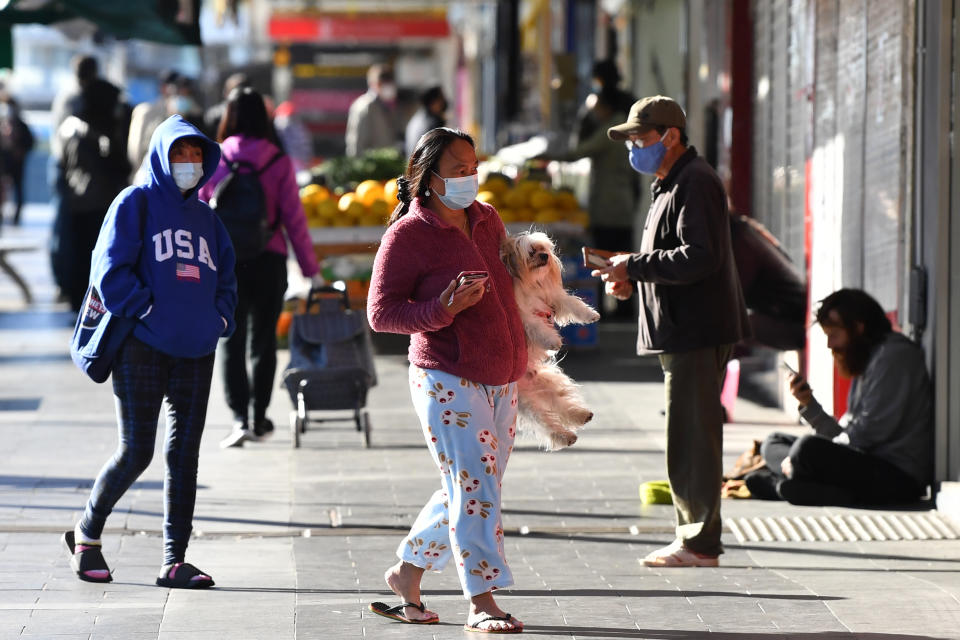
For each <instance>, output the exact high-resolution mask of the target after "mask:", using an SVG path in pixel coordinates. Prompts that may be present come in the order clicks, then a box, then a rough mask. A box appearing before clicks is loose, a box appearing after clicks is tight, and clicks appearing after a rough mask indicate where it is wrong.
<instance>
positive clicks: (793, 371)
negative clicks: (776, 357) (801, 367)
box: [780, 360, 800, 376]
mask: <svg viewBox="0 0 960 640" xmlns="http://www.w3.org/2000/svg"><path fill="white" fill-rule="evenodd" d="M780 366H781V367H783V368H784V369H786V371H787V373H792V374H793V375H795V376H798V375H800V372H799V371H797V370H796V369H794V368H793V367H791V366H790V365H789V364H787V361H786V360H781V361H780Z"/></svg>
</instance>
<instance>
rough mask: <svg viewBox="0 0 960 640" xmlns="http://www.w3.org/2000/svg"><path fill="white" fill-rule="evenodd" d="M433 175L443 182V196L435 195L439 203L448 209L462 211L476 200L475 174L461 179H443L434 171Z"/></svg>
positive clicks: (476, 183) (478, 184)
mask: <svg viewBox="0 0 960 640" xmlns="http://www.w3.org/2000/svg"><path fill="white" fill-rule="evenodd" d="M433 175H435V176H437V177H438V178H440V179H441V180H443V190H444V192H445V193H444V194H443V195H440V194H439V193H438V194H437V197H438V198H440V202H442V203H443V206H445V207H446V208H448V209H464V208H466V207H468V206H470V203H472V202H473V201H474V200H476V199H477V192H478V191H479V186H480V183H479V178H478V177H477V174H475V173H474V174H473V175H469V176H463V177H462V178H444V177H443V176H441V175H440V174H438V173H437V172H436V171H434V172H433Z"/></svg>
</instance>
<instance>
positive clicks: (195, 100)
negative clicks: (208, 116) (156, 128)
mask: <svg viewBox="0 0 960 640" xmlns="http://www.w3.org/2000/svg"><path fill="white" fill-rule="evenodd" d="M174 114H176V115H179V116H183V119H184V120H186V121H187V122H189V123H190V124H192V125H193V126H195V127H196V128H197V129H200V130H201V131H203V128H204V113H203V104H202V103H201V101H200V96H199V95H198V94H197V83H196V82H194V80H193V78H191V77H190V76H185V75H183V74H180V76H179V77H178V78H177V91H176V93H174V94H172V95H170V96H168V97H167V116H172V115H174Z"/></svg>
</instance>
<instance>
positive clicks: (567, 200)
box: [553, 191, 580, 211]
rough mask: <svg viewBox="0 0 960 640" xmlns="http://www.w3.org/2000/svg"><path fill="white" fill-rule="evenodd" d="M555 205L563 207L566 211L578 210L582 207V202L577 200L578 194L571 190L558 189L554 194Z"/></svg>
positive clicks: (559, 207)
mask: <svg viewBox="0 0 960 640" xmlns="http://www.w3.org/2000/svg"><path fill="white" fill-rule="evenodd" d="M553 197H554V205H555V206H556V207H557V208H558V209H563V210H564V211H576V210H577V209H579V208H580V203H579V202H577V196H576V195H574V194H573V192H571V191H557V192H556V193H555V194H553Z"/></svg>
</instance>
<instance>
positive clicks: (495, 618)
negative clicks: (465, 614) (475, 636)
mask: <svg viewBox="0 0 960 640" xmlns="http://www.w3.org/2000/svg"><path fill="white" fill-rule="evenodd" d="M491 621H500V622H509V623H510V624H516V622H514V620H513V616H512V615H510V614H509V613H508V614H507V615H505V616H487V617H486V618H481V619H480V620H477V621H476V622H474V623H473V624H465V625H463V630H464V631H473V632H474V633H523V627H511V628H509V629H481V628H480V625H482V624H483V623H484V622H491Z"/></svg>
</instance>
